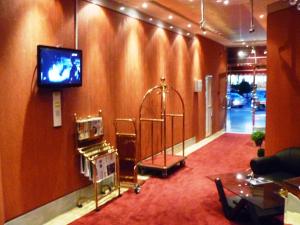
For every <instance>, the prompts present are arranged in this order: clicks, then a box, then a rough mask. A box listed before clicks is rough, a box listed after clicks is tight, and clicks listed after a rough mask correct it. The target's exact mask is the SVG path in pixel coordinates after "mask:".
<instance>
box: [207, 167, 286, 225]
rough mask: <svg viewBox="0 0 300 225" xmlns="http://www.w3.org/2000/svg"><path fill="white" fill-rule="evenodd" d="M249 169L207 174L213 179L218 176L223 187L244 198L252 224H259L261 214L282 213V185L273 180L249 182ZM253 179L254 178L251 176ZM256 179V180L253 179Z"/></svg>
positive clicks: (272, 214)
mask: <svg viewBox="0 0 300 225" xmlns="http://www.w3.org/2000/svg"><path fill="white" fill-rule="evenodd" d="M248 174H249V171H248V172H247V171H245V172H237V173H226V174H217V175H212V176H208V178H209V179H211V180H212V181H214V180H215V179H217V178H219V179H220V180H221V181H222V184H223V187H224V189H226V190H228V191H230V192H232V193H233V194H235V195H238V196H239V197H240V198H241V199H244V200H245V201H246V202H247V203H248V204H247V209H248V210H249V213H250V216H251V218H252V221H253V223H254V224H260V222H259V218H260V217H261V216H274V215H278V214H283V208H284V207H283V206H284V199H283V198H282V197H281V196H280V195H279V191H280V190H281V189H282V187H283V185H282V184H280V183H275V182H268V183H264V182H263V181H264V180H263V179H262V182H260V180H258V183H260V184H257V185H253V184H251V183H257V182H251V183H250V182H249V181H250V180H249V178H250V176H248ZM252 179H255V178H252ZM253 181H256V180H253Z"/></svg>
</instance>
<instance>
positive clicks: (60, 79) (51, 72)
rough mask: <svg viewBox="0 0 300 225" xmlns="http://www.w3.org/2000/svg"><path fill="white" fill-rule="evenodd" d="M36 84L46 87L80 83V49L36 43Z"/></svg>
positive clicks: (78, 84) (73, 85)
mask: <svg viewBox="0 0 300 225" xmlns="http://www.w3.org/2000/svg"><path fill="white" fill-rule="evenodd" d="M37 57H38V66H37V73H38V86H39V87H48V88H61V87H78V86H81V85H82V51H81V50H78V49H69V48H57V47H51V46H44V45H38V46H37Z"/></svg>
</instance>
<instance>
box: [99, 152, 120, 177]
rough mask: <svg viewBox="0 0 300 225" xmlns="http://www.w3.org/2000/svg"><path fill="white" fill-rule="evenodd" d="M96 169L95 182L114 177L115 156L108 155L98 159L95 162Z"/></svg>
mask: <svg viewBox="0 0 300 225" xmlns="http://www.w3.org/2000/svg"><path fill="white" fill-rule="evenodd" d="M95 163H96V169H97V175H96V176H97V177H96V180H97V182H99V181H102V180H103V179H105V178H108V177H111V176H113V175H114V173H115V170H116V156H115V154H109V155H107V156H104V157H99V158H98V159H96V161H95Z"/></svg>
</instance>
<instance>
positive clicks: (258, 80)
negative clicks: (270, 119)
mask: <svg viewBox="0 0 300 225" xmlns="http://www.w3.org/2000/svg"><path fill="white" fill-rule="evenodd" d="M227 79H228V86H227V118H226V131H227V132H232V133H252V132H253V131H254V130H264V129H265V125H266V124H265V123H266V79H267V76H266V74H256V75H252V74H248V75H247V74H229V75H228V77H227Z"/></svg>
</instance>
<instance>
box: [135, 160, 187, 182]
mask: <svg viewBox="0 0 300 225" xmlns="http://www.w3.org/2000/svg"><path fill="white" fill-rule="evenodd" d="M185 160H186V157H184V156H178V155H167V156H166V166H165V165H164V155H163V154H159V155H156V156H153V160H152V157H150V158H148V159H145V160H142V161H141V162H140V163H139V164H138V167H139V169H140V171H141V173H142V174H143V171H145V170H155V171H161V174H162V176H163V177H167V176H168V170H169V169H171V168H173V167H176V166H184V165H185Z"/></svg>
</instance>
